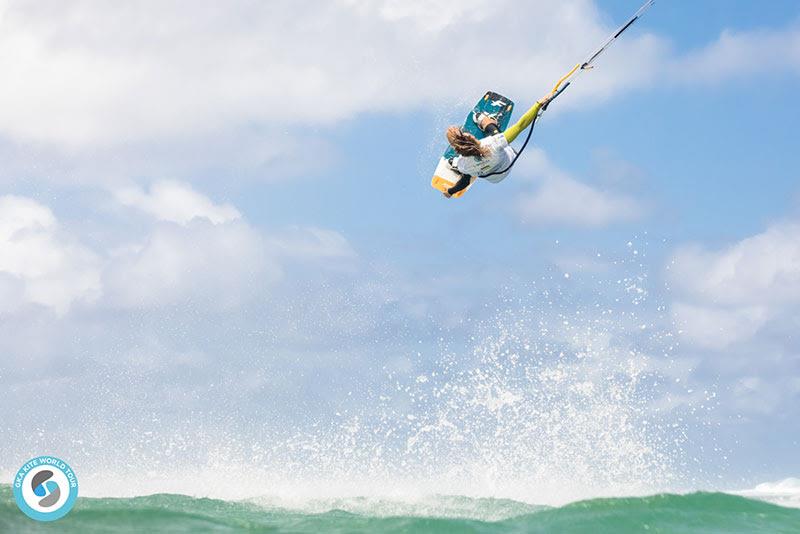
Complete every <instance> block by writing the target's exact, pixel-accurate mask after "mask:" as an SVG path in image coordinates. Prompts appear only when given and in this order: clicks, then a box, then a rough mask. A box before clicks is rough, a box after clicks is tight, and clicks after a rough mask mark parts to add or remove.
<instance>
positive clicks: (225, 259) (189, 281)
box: [104, 220, 281, 308]
mask: <svg viewBox="0 0 800 534" xmlns="http://www.w3.org/2000/svg"><path fill="white" fill-rule="evenodd" d="M280 276H281V269H280V266H279V265H278V264H277V263H276V262H275V261H274V260H273V259H272V258H270V257H269V256H268V253H267V251H266V250H265V248H264V240H263V238H262V237H261V236H260V235H259V234H258V232H256V231H255V230H253V229H252V228H250V227H249V226H248V225H247V224H245V223H243V222H240V221H237V222H231V223H225V224H212V223H210V222H208V221H204V220H195V221H193V222H191V223H189V224H186V225H183V226H181V225H177V224H172V223H164V224H158V225H156V227H155V229H154V230H153V232H152V233H151V234H150V235H149V236H148V237H147V239H146V240H145V241H144V242H143V243H141V244H138V245H131V246H128V247H125V248H122V249H120V250H117V251H116V253H115V254H114V255H113V257H112V258H111V261H110V263H109V265H108V267H107V269H106V272H105V275H104V282H105V284H106V286H107V292H108V294H109V302H110V303H112V304H113V305H117V306H123V307H134V308H135V307H153V306H156V307H157V306H164V305H173V304H178V303H181V302H186V301H196V302H197V301H202V302H203V303H204V305H208V304H209V303H213V304H214V305H215V306H219V307H222V308H224V307H229V306H232V305H235V304H238V303H240V302H241V301H242V300H244V299H246V298H247V297H248V296H250V295H252V294H253V293H254V290H255V289H260V288H262V287H265V286H268V285H269V284H271V283H273V282H275V281H276V280H278V279H279V278H280Z"/></svg>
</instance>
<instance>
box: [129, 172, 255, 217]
mask: <svg viewBox="0 0 800 534" xmlns="http://www.w3.org/2000/svg"><path fill="white" fill-rule="evenodd" d="M115 197H116V199H117V201H118V202H120V203H121V204H123V205H125V206H131V207H134V208H137V209H140V210H141V211H143V212H145V213H148V214H150V215H152V216H154V217H155V218H156V219H158V220H160V221H171V222H175V223H178V224H183V225H186V224H187V223H188V222H189V221H191V220H192V219H195V218H203V219H207V220H209V221H211V222H212V223H214V224H221V223H225V222H230V221H234V220H236V219H240V218H241V214H240V213H239V211H238V210H237V209H236V208H234V207H233V206H232V205H230V204H222V205H217V204H214V203H213V202H212V201H211V199H209V198H208V197H206V196H204V195H201V194H200V193H198V192H197V191H195V190H194V189H192V188H191V186H189V185H188V184H183V183H178V182H172V181H160V182H156V183H154V184H153V185H151V186H150V191H149V192H144V191H142V190H141V189H140V188H139V187H136V186H130V187H126V188H122V189H118V190H117V191H116V192H115Z"/></svg>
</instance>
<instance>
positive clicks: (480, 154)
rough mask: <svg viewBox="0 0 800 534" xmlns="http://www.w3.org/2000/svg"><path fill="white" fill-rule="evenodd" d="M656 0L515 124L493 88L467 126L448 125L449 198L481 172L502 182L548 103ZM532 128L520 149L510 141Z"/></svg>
mask: <svg viewBox="0 0 800 534" xmlns="http://www.w3.org/2000/svg"><path fill="white" fill-rule="evenodd" d="M653 2H654V0H646V1H645V3H644V4H643V5H642V7H640V8H639V10H638V11H637V12H636V13H634V15H633V16H632V17H631V18H630V19H628V21H627V22H626V23H625V24H623V25H622V26H620V27H619V28H618V29H617V31H616V32H614V33H613V34H611V36H610V37H609V38H608V39H606V41H605V42H604V43H603V44H602V45H601V46H600V48H598V49H597V50H596V51H595V52H594V53H593V54H591V55H590V56H589V57H588V58H587V59H586V61H584V62H582V63H578V64H577V65H575V66H574V67H573V68H572V70H570V71H569V72H568V73H567V74H566V75H564V76H563V77H562V78H561V79H560V80H558V82H557V83H556V84H555V86H554V87H553V90H552V91H550V93H548V94H547V95H546V96H545V97H543V98H542V99H540V100H539V101H537V102H536V103H535V104H534V105H533V106H532V107H531V108H530V109H529V110H528V111H527V112H526V113H525V114H524V115H523V116H522V117H521V118H520V119H519V120H518V121H517V122H516V123H515V124H513V125H512V126H510V127H509V128H507V129H504V128H505V126H507V125H508V124H509V122H510V118H511V112H512V110H513V108H514V103H513V102H512V101H511V100H509V99H508V98H506V97H504V96H502V95H499V94H497V93H495V92H492V91H487V93H486V94H485V95H484V96H483V98H481V100H480V101H479V102H478V103H477V104H476V105H475V107H474V108H473V110H472V112H471V113H470V114H469V115H468V116H467V120H466V121H465V122H464V126H462V127H460V128H459V127H458V126H450V127H449V128H448V129H447V142H448V143H449V145H450V146H448V148H447V150H446V151H445V153H444V154H443V155H442V157H441V158H440V159H439V164H438V165H437V167H436V171H435V172H434V175H433V178H432V179H431V185H432V186H433V187H434V188H436V189H438V190H439V191H441V192H442V194H444V196H446V197H447V198H451V197H460V196H462V195H463V194H464V193H465V192H466V191H467V190H468V189H469V187H470V186H471V185H472V184H473V183H475V180H476V179H477V178H484V179H485V180H487V181H489V182H492V183H498V182H500V181H502V180H503V179H504V178H505V177H506V176H508V173H509V172H510V171H511V168H512V167H513V166H514V164H515V163H516V161H517V159H518V158H519V156H520V154H522V151H523V150H525V147H526V146H527V145H528V141H530V139H531V134H532V133H533V124H534V122H535V121H536V119H537V117H538V116H539V115H541V114H542V112H544V111H545V110H546V109H547V106H548V105H550V103H551V102H552V101H553V100H554V99H555V98H556V97H558V95H560V94H561V93H562V92H564V90H565V89H566V88H567V87H569V85H570V84H571V83H572V82H573V81H575V78H577V76H578V75H580V74H581V73H582V72H583V71H586V70H589V69H591V68H593V67H594V61H595V59H597V57H598V56H600V54H602V53H603V52H604V51H605V50H606V49H607V48H608V47H609V46H610V45H611V43H613V42H614V40H615V39H616V38H617V37H619V36H620V35H621V34H622V32H624V31H625V30H627V29H628V27H630V25H631V24H633V23H634V22H636V20H638V19H639V17H640V16H641V15H642V13H644V12H645V11H646V10H647V8H649V7H650V6H651V5H653ZM527 128H530V130H529V131H528V136H527V138H526V139H525V142H524V143H523V145H522V147H521V148H520V149H519V150H518V151H517V150H514V149H513V148H511V147H510V146H509V143H511V142H512V141H514V139H516V138H517V136H518V135H519V134H520V133H521V132H523V131H525V130H526V129H527Z"/></svg>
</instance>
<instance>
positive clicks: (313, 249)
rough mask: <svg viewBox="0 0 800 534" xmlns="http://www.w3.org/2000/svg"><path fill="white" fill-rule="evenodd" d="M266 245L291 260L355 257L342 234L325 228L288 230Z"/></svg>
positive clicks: (273, 236) (275, 235) (273, 237)
mask: <svg viewBox="0 0 800 534" xmlns="http://www.w3.org/2000/svg"><path fill="white" fill-rule="evenodd" d="M267 243H268V247H269V248H270V250H273V251H275V252H276V253H278V254H280V255H282V256H288V257H292V258H300V259H306V260H307V259H313V258H348V257H354V256H355V251H354V250H353V248H352V247H351V246H350V243H349V242H348V241H347V239H346V238H345V237H344V236H343V235H342V234H340V233H339V232H335V231H333V230H327V229H325V228H315V227H307V228H300V227H294V228H290V229H289V230H287V231H284V232H282V233H280V234H274V235H272V236H271V237H270V238H268V240H267Z"/></svg>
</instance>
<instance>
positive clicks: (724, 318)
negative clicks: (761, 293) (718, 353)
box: [672, 302, 768, 350]
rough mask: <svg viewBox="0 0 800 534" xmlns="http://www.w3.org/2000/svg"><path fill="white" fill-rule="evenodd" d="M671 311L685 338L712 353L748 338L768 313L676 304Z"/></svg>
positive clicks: (753, 309)
mask: <svg viewBox="0 0 800 534" xmlns="http://www.w3.org/2000/svg"><path fill="white" fill-rule="evenodd" d="M672 311H673V314H674V316H675V319H676V322H677V324H678V326H679V328H680V332H681V334H682V336H683V337H684V338H685V339H689V340H690V341H692V342H693V343H695V344H696V345H698V346H700V347H703V348H710V349H715V350H720V349H724V348H726V347H728V346H730V345H732V344H734V343H739V342H742V341H745V340H747V339H750V338H751V337H752V336H753V335H754V334H755V333H756V332H758V329H759V328H761V326H762V325H763V324H764V323H765V322H766V320H767V318H768V315H767V310H766V309H765V308H763V307H758V306H753V307H750V306H748V307H743V308H732V309H728V308H718V307H713V306H695V305H691V304H686V303H683V302H676V303H675V304H674V305H673V307H672Z"/></svg>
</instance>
